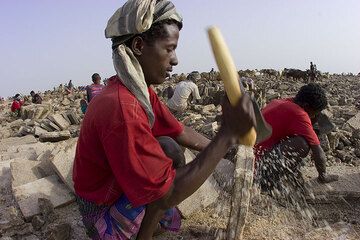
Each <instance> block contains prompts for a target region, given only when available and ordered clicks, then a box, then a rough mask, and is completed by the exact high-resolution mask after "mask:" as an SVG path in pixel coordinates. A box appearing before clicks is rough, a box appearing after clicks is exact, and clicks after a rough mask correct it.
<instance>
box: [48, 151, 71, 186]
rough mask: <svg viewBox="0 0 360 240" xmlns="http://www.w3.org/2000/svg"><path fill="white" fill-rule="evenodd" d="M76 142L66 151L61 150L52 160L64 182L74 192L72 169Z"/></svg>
mask: <svg viewBox="0 0 360 240" xmlns="http://www.w3.org/2000/svg"><path fill="white" fill-rule="evenodd" d="M75 151H76V144H74V145H73V146H72V147H70V148H68V149H67V150H66V151H60V152H59V153H57V154H56V155H55V156H54V159H53V160H52V161H51V164H52V167H53V169H54V170H55V171H56V173H57V175H58V176H59V177H60V178H61V179H62V180H63V182H64V183H65V184H66V185H67V186H68V187H69V188H70V189H71V191H73V192H74V183H73V180H72V169H73V164H74V158H75Z"/></svg>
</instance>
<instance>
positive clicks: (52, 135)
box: [39, 130, 71, 142]
mask: <svg viewBox="0 0 360 240" xmlns="http://www.w3.org/2000/svg"><path fill="white" fill-rule="evenodd" d="M70 137H71V134H70V132H69V131H68V130H66V131H61V132H48V133H43V134H41V135H40V137H39V140H40V142H59V141H63V140H66V139H69V138H70Z"/></svg>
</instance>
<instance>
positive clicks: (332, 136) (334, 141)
mask: <svg viewBox="0 0 360 240" xmlns="http://www.w3.org/2000/svg"><path fill="white" fill-rule="evenodd" d="M327 137H328V140H329V145H330V149H331V150H335V149H336V148H337V146H338V145H339V135H338V134H337V133H336V132H331V133H329V134H328V135H327Z"/></svg>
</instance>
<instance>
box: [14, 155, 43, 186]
mask: <svg viewBox="0 0 360 240" xmlns="http://www.w3.org/2000/svg"><path fill="white" fill-rule="evenodd" d="M38 165H39V162H37V161H29V160H15V161H13V162H12V163H11V164H10V169H11V176H12V187H13V188H14V187H17V186H20V185H23V184H26V183H30V182H33V181H35V180H38V179H40V178H43V177H45V176H43V174H42V172H41V171H39V168H38Z"/></svg>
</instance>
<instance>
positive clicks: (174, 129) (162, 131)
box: [149, 88, 184, 138]
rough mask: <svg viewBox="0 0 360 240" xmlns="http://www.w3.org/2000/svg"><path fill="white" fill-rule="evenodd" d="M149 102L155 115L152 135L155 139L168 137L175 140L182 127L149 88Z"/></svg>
mask: <svg viewBox="0 0 360 240" xmlns="http://www.w3.org/2000/svg"><path fill="white" fill-rule="evenodd" d="M149 93H150V101H151V105H152V108H153V112H154V114H155V122H154V126H153V128H152V133H153V134H154V136H155V137H159V136H169V137H172V138H176V137H177V136H179V135H180V134H181V133H182V132H183V130H184V127H183V125H182V124H181V123H180V122H179V121H178V120H177V119H176V118H175V117H174V115H173V114H172V113H171V112H170V110H169V109H168V108H167V107H166V106H165V105H164V104H163V103H162V102H161V101H160V99H159V98H158V96H157V95H156V93H155V92H154V91H153V90H152V89H151V88H150V89H149Z"/></svg>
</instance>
